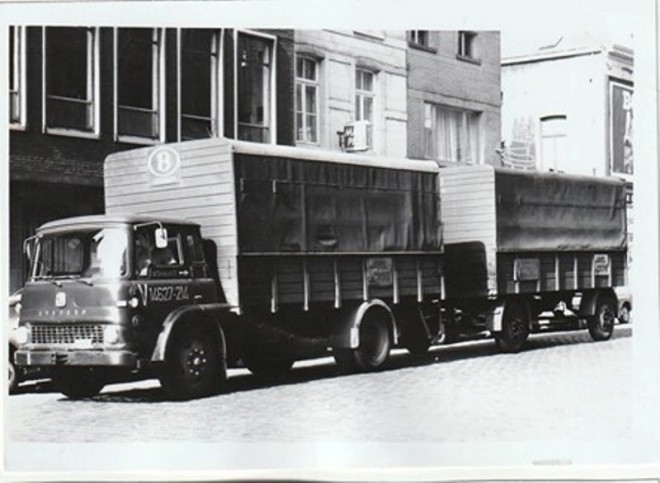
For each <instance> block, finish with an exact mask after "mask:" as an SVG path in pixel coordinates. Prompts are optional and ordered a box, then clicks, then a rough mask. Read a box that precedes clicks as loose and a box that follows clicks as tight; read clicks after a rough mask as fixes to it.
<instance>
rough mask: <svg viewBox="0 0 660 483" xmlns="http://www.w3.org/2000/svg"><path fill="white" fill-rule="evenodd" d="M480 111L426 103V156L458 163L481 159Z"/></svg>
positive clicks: (474, 161)
mask: <svg viewBox="0 0 660 483" xmlns="http://www.w3.org/2000/svg"><path fill="white" fill-rule="evenodd" d="M480 117H481V115H480V113H478V112H474V111H467V110H461V109H453V108H448V107H444V106H438V105H435V104H428V103H427V104H425V105H424V135H425V145H426V149H425V150H426V156H427V157H428V158H432V159H437V160H439V161H449V162H454V163H466V164H479V163H481V142H480V138H481V127H480Z"/></svg>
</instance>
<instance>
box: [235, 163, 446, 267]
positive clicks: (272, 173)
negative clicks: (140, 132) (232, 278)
mask: <svg viewBox="0 0 660 483" xmlns="http://www.w3.org/2000/svg"><path fill="white" fill-rule="evenodd" d="M234 163H235V165H234V170H235V176H236V198H237V200H236V203H237V209H238V216H237V218H238V243H239V247H240V248H239V251H240V253H263V254H267V253H292V252H297V253H319V252H337V253H371V252H375V253H386V252H414V251H440V250H441V247H442V242H441V230H440V212H439V209H440V208H439V200H438V194H437V175H436V174H435V173H433V172H417V171H412V170H411V171H407V170H400V169H388V168H385V167H374V166H364V165H352V164H345V163H334V162H323V161H309V160H307V161H306V160H296V159H288V158H281V157H271V156H257V155H251V154H239V153H236V155H235V159H234Z"/></svg>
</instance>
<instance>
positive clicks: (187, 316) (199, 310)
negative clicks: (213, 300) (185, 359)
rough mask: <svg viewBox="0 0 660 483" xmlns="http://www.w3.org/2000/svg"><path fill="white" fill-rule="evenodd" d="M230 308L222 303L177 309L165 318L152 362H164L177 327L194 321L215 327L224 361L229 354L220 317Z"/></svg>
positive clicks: (185, 306)
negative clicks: (171, 337)
mask: <svg viewBox="0 0 660 483" xmlns="http://www.w3.org/2000/svg"><path fill="white" fill-rule="evenodd" d="M230 308H231V307H230V305H229V304H221V303H218V304H199V305H184V306H181V307H177V308H176V309H175V310H173V311H172V312H170V313H169V314H168V316H167V317H166V318H165V321H164V322H163V327H162V328H161V331H160V333H159V334H158V339H157V340H156V347H154V351H153V353H152V354H151V362H163V361H164V360H165V354H166V352H167V345H168V343H169V340H170V336H171V335H172V331H173V329H174V327H175V326H178V325H179V324H185V323H189V322H193V321H204V322H206V323H208V324H212V325H213V326H215V328H216V329H217V331H218V335H219V337H220V341H221V346H222V347H221V353H222V358H223V359H224V358H225V356H226V354H227V346H226V340H225V334H224V331H223V330H222V325H221V323H220V316H221V314H222V313H224V312H227V311H228V310H229V309H230Z"/></svg>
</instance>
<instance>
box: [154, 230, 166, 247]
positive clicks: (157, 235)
mask: <svg viewBox="0 0 660 483" xmlns="http://www.w3.org/2000/svg"><path fill="white" fill-rule="evenodd" d="M154 239H155V240H156V248H167V245H168V243H167V228H156V230H155V231H154Z"/></svg>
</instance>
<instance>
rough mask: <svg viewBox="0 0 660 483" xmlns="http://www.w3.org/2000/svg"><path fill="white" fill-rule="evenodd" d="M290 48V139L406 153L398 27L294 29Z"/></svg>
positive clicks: (403, 55) (403, 69) (391, 153)
mask: <svg viewBox="0 0 660 483" xmlns="http://www.w3.org/2000/svg"><path fill="white" fill-rule="evenodd" d="M295 51H296V96H295V100H296V145H298V146H304V147H312V148H322V149H329V150H340V149H347V150H352V149H354V150H360V151H366V152H371V153H374V154H378V155H382V156H391V157H405V156H406V135H407V112H406V111H407V107H406V75H407V71H406V41H405V33H404V32H401V31H384V30H368V31H334V30H296V32H295ZM356 121H357V124H354V123H355V122H356ZM347 126H349V128H348V129H349V131H350V134H349V132H348V131H347V129H346V127H347ZM358 129H361V130H362V131H361V132H359V133H358V132H356V131H357V130H358ZM344 133H346V134H348V135H349V136H350V135H355V139H350V140H349V141H348V142H349V143H352V142H353V141H355V143H354V144H351V145H346V136H344ZM360 136H362V139H357V138H358V137H360Z"/></svg>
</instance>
